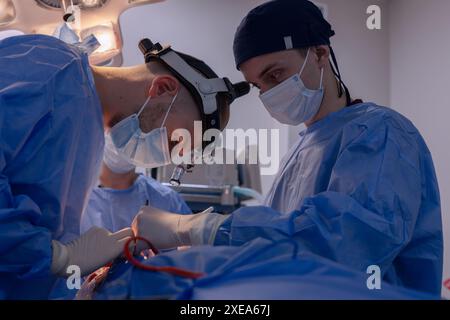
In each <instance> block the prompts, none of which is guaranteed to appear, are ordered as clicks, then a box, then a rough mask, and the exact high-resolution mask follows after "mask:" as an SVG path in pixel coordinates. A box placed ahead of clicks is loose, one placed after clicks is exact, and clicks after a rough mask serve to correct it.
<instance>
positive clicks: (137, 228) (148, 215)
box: [132, 206, 228, 251]
mask: <svg viewBox="0 0 450 320" xmlns="http://www.w3.org/2000/svg"><path fill="white" fill-rule="evenodd" d="M211 211H212V208H210V209H208V210H206V211H204V212H202V213H198V214H187V215H182V214H176V213H171V212H168V211H164V210H161V209H158V208H153V207H149V206H147V207H143V208H141V211H140V212H139V213H138V214H137V216H136V217H135V219H134V221H133V223H132V228H133V231H134V234H135V235H136V236H137V237H142V238H145V239H147V240H149V241H150V242H151V243H152V244H153V245H154V246H155V247H156V248H157V249H172V248H176V247H182V246H193V245H202V244H212V243H213V242H214V238H215V235H216V233H217V230H218V228H219V227H220V225H221V224H222V223H223V221H224V220H225V219H226V218H227V217H228V216H224V215H220V214H217V213H212V212H211ZM141 249H144V248H141V247H139V246H138V251H139V250H141Z"/></svg>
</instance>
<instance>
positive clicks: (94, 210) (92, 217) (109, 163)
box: [81, 135, 192, 233]
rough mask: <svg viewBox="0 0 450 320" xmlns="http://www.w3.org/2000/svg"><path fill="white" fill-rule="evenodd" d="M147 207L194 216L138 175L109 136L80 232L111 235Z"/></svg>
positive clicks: (166, 190) (167, 191)
mask: <svg viewBox="0 0 450 320" xmlns="http://www.w3.org/2000/svg"><path fill="white" fill-rule="evenodd" d="M145 205H151V206H154V207H157V208H161V209H165V210H168V211H171V212H176V213H180V214H188V213H192V211H191V209H190V208H189V207H188V206H187V204H186V202H185V201H184V200H183V198H182V197H181V196H180V195H179V194H178V193H176V192H175V191H173V190H172V189H170V188H169V187H166V186H163V185H162V184H161V183H159V182H158V181H156V180H154V179H152V178H151V177H147V176H144V175H142V174H138V173H136V167H135V166H134V165H133V164H130V163H129V162H128V161H127V159H125V157H123V156H122V155H121V154H120V153H119V152H117V150H116V148H115V147H114V144H113V143H112V140H111V137H110V135H106V136H105V152H104V156H103V165H102V169H101V173H100V177H99V185H98V186H97V187H95V188H94V189H93V190H92V192H91V194H90V196H89V201H88V204H87V207H86V210H85V211H84V213H83V216H82V218H81V232H82V233H84V232H86V231H88V230H89V229H91V228H92V227H102V228H105V229H108V230H109V231H112V232H117V231H119V230H122V229H124V228H127V227H129V226H130V225H131V223H132V222H133V219H134V217H135V215H136V214H137V213H138V212H139V209H140V208H141V207H142V206H145Z"/></svg>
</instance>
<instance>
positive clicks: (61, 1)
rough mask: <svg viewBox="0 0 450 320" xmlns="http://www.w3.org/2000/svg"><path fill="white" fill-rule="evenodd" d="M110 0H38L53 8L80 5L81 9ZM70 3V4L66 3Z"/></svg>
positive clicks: (41, 3)
mask: <svg viewBox="0 0 450 320" xmlns="http://www.w3.org/2000/svg"><path fill="white" fill-rule="evenodd" d="M108 1H109V0H36V2H37V3H38V4H40V5H41V6H43V7H46V8H51V9H63V8H64V6H65V5H66V6H68V5H72V4H73V5H74V6H80V8H81V9H92V8H100V7H103V6H104V5H105V4H106V3H107V2H108ZM66 3H68V4H66Z"/></svg>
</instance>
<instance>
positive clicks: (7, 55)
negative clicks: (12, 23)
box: [0, 35, 85, 81]
mask: <svg viewBox="0 0 450 320" xmlns="http://www.w3.org/2000/svg"><path fill="white" fill-rule="evenodd" d="M82 59H85V54H84V53H83V52H82V51H81V50H80V49H78V48H77V47H75V46H72V45H69V44H66V43H65V42H63V41H61V40H59V39H57V38H55V37H51V36H46V35H23V36H15V37H10V38H6V39H4V40H1V41H0V66H1V70H2V73H3V72H4V71H6V72H7V74H8V75H11V76H13V78H15V77H14V75H17V76H20V77H21V78H24V77H26V78H27V79H28V78H32V77H31V76H33V75H34V76H36V77H39V78H38V79H39V80H40V81H42V80H43V79H44V78H46V77H52V75H54V74H55V73H57V72H58V71H61V70H62V69H63V68H64V67H65V66H67V65H68V64H70V63H71V62H74V60H82ZM8 71H11V73H9V72H8ZM20 71H24V72H23V73H21V72H20ZM1 78H2V80H3V79H4V78H6V77H5V75H2V76H1Z"/></svg>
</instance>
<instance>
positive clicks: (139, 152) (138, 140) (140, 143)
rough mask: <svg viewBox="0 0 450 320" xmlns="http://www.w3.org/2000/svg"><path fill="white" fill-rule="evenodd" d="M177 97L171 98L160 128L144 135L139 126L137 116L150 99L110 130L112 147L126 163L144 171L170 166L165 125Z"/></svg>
mask: <svg viewBox="0 0 450 320" xmlns="http://www.w3.org/2000/svg"><path fill="white" fill-rule="evenodd" d="M177 96H178V94H177V95H175V96H174V97H173V99H172V102H171V103H170V106H169V108H168V110H167V112H166V115H165V117H164V120H163V123H162V125H161V127H160V128H157V129H154V130H152V131H150V132H148V133H144V132H142V130H141V128H140V125H139V116H140V115H141V114H142V112H143V111H144V109H145V108H146V107H147V105H148V104H149V102H150V100H151V98H150V97H149V98H148V99H147V101H146V102H145V103H144V105H143V106H142V108H141V110H140V111H139V112H138V113H137V114H133V115H131V116H129V117H128V118H125V119H124V120H122V121H121V122H119V123H118V124H116V125H115V126H114V127H113V128H111V131H110V135H111V139H112V141H113V143H114V146H115V147H116V149H117V151H118V152H119V153H120V154H121V155H122V156H124V157H125V159H127V161H128V162H130V163H131V164H133V165H135V166H136V167H140V168H146V169H152V168H158V167H163V166H166V165H168V164H170V162H171V161H170V151H169V141H168V134H167V128H166V127H165V124H166V120H167V117H168V116H169V113H170V110H171V109H172V106H173V104H174V103H175V100H176V98H177Z"/></svg>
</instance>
